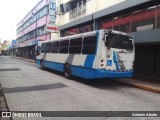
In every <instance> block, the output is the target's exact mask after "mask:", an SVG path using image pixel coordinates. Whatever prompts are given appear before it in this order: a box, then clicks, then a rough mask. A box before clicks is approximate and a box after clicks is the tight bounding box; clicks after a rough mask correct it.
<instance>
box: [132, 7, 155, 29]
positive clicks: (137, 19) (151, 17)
mask: <svg viewBox="0 0 160 120" xmlns="http://www.w3.org/2000/svg"><path fill="white" fill-rule="evenodd" d="M155 15H156V7H155V6H153V7H150V8H147V9H144V10H140V11H136V12H135V13H133V19H132V21H133V23H132V32H137V31H143V30H149V29H154V28H155Z"/></svg>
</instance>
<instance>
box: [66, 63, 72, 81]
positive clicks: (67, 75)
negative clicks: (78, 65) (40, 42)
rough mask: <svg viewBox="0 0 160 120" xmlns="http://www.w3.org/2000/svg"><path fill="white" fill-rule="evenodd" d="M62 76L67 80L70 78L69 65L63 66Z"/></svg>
mask: <svg viewBox="0 0 160 120" xmlns="http://www.w3.org/2000/svg"><path fill="white" fill-rule="evenodd" d="M64 76H65V77H66V78H67V79H69V78H71V68H70V65H69V64H66V65H65V66H64Z"/></svg>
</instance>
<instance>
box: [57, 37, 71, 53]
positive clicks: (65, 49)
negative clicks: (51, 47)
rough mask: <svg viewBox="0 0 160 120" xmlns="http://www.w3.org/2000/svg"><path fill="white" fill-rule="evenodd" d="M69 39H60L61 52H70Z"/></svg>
mask: <svg viewBox="0 0 160 120" xmlns="http://www.w3.org/2000/svg"><path fill="white" fill-rule="evenodd" d="M68 47H69V40H63V41H60V47H59V53H65V54H66V53H68Z"/></svg>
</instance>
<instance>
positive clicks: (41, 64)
mask: <svg viewBox="0 0 160 120" xmlns="http://www.w3.org/2000/svg"><path fill="white" fill-rule="evenodd" d="M40 69H41V70H44V61H43V60H41V63H40Z"/></svg>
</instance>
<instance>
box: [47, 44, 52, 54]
mask: <svg viewBox="0 0 160 120" xmlns="http://www.w3.org/2000/svg"><path fill="white" fill-rule="evenodd" d="M50 52H51V43H46V53H50Z"/></svg>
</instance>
